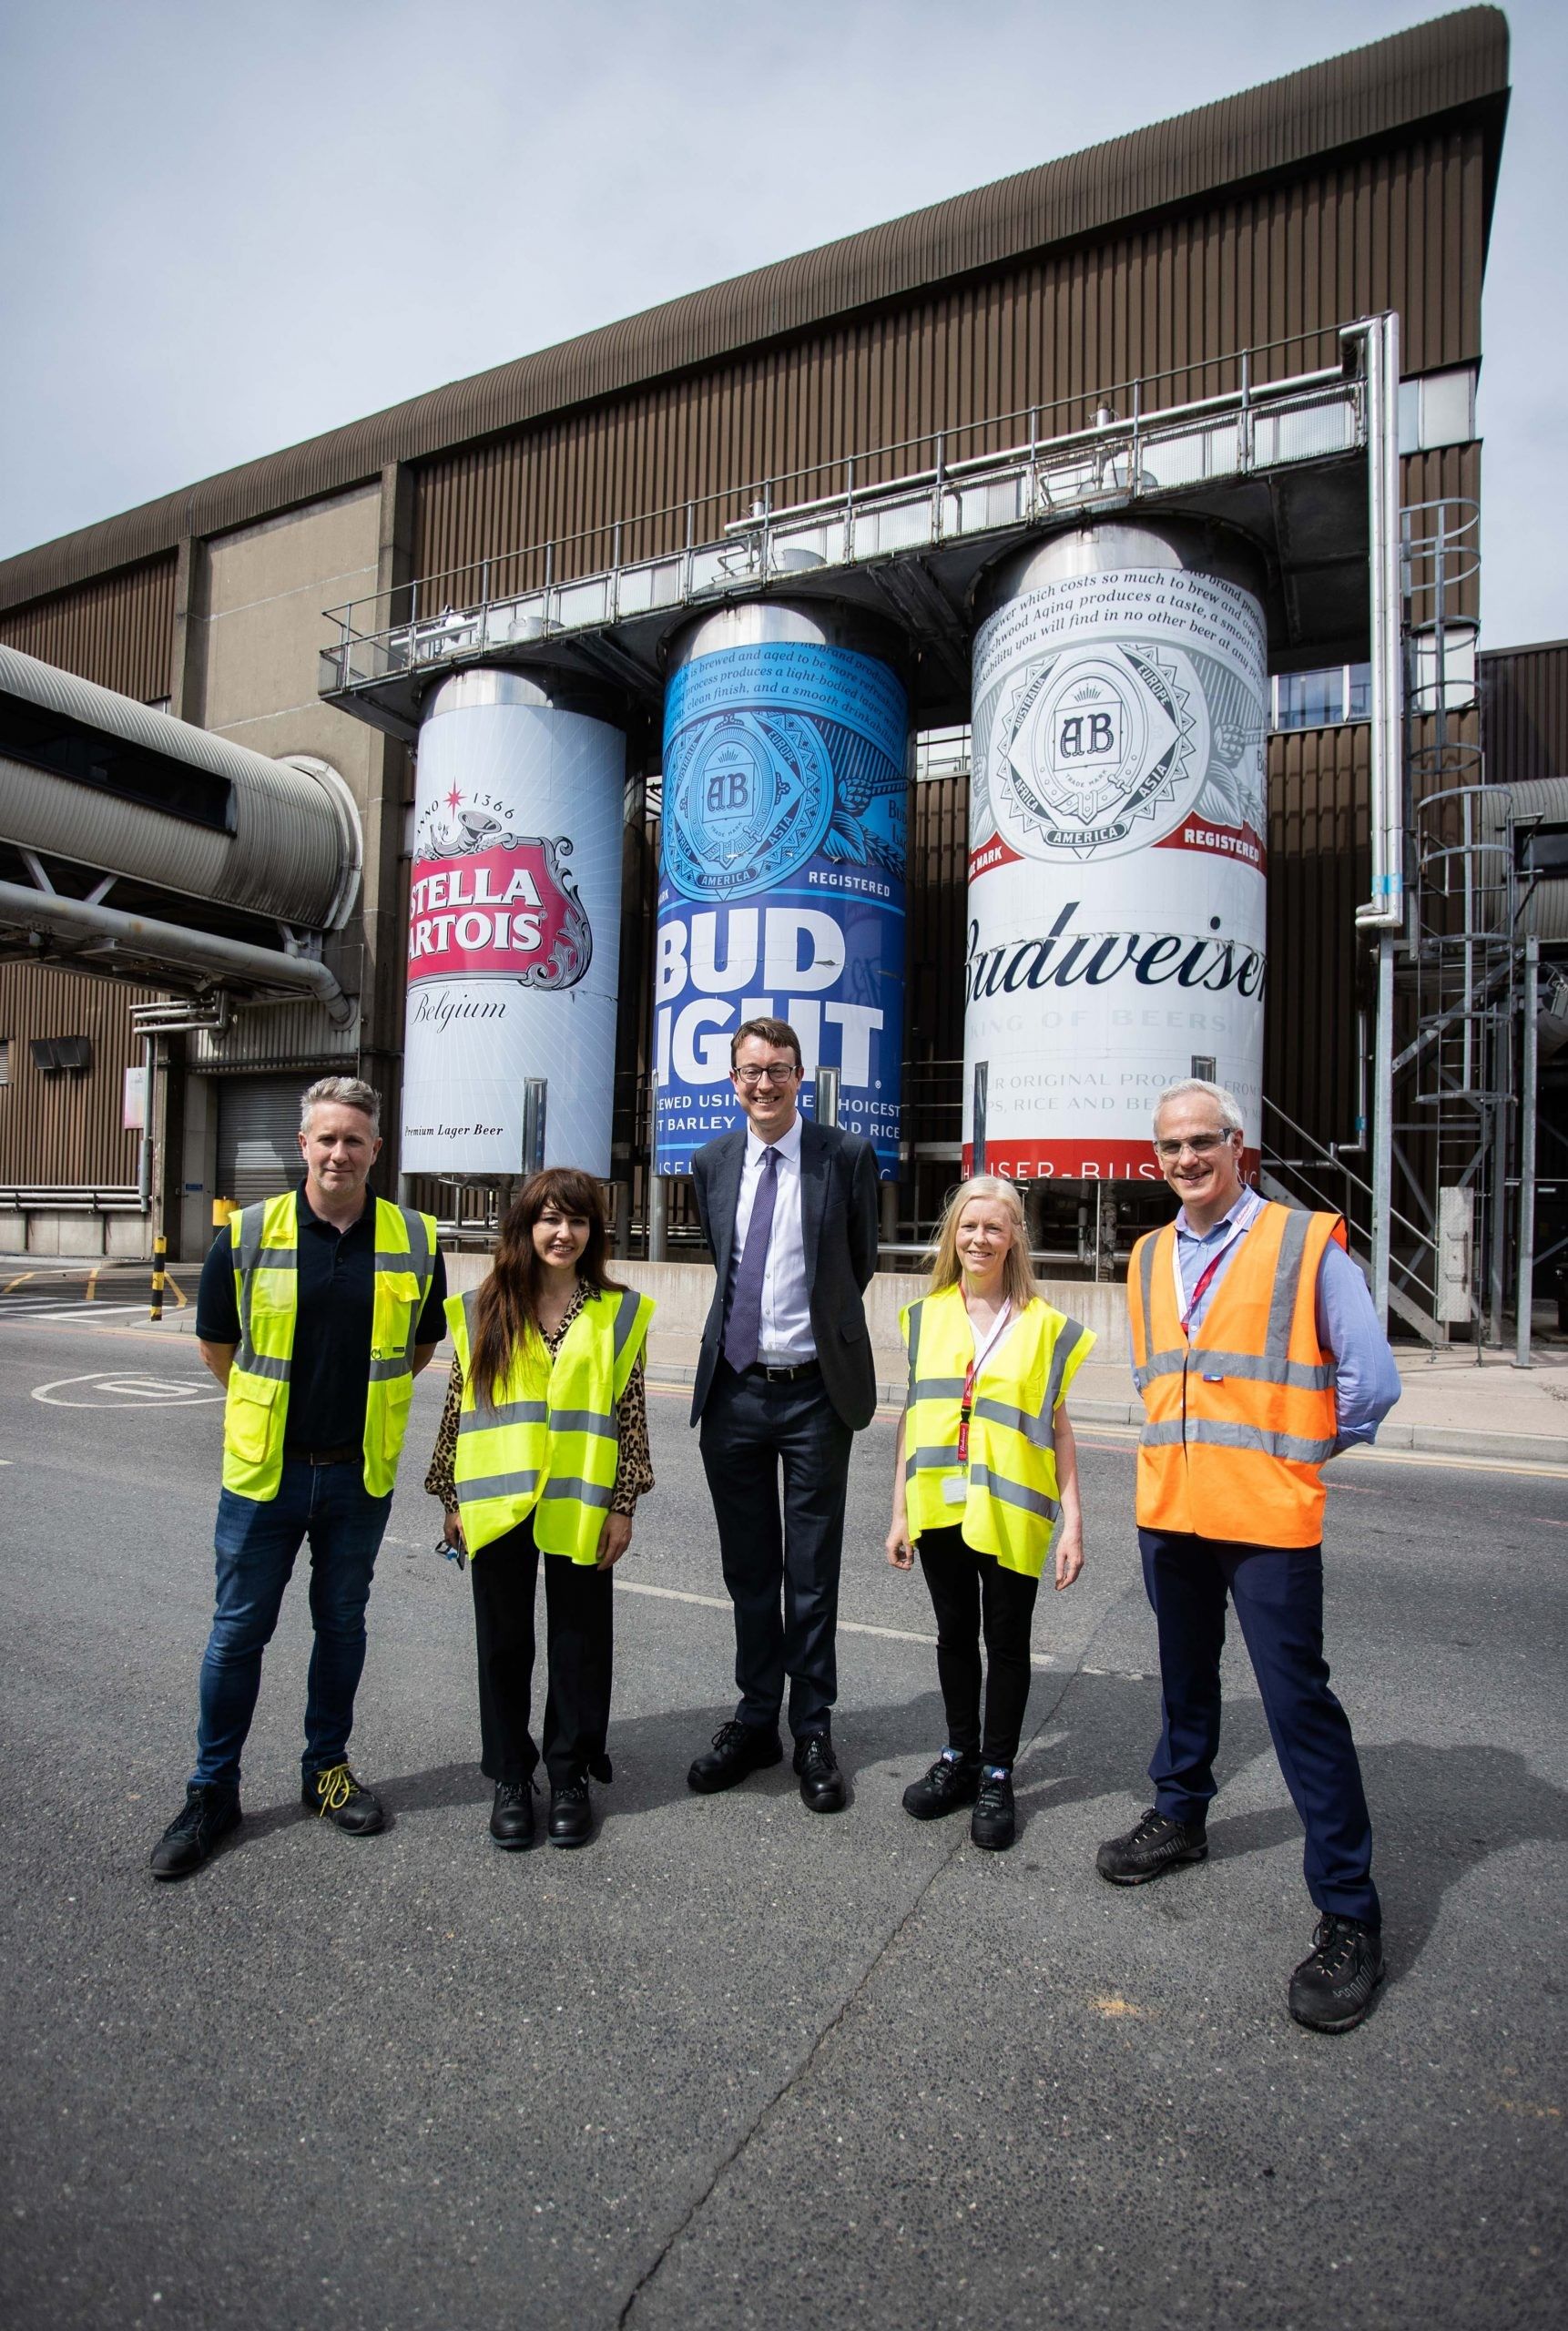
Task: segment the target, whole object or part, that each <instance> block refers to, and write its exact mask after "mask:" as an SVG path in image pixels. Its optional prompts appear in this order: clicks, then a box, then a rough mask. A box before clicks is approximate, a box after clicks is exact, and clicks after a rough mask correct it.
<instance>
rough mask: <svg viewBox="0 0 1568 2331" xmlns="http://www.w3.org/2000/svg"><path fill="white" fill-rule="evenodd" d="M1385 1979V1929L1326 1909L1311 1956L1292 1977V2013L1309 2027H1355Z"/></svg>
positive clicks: (1350, 2029)
mask: <svg viewBox="0 0 1568 2331" xmlns="http://www.w3.org/2000/svg"><path fill="white" fill-rule="evenodd" d="M1382 1980H1383V1938H1382V1934H1381V1931H1380V1929H1378V1928H1377V1927H1367V1926H1363V1925H1362V1924H1361V1921H1360V1920H1359V1919H1341V1918H1337V1917H1336V1916H1335V1915H1334V1913H1333V1912H1332V1911H1331V1910H1329V1911H1325V1913H1324V1915H1323V1916H1322V1917H1321V1918H1320V1919H1319V1921H1318V1926H1317V1930H1316V1932H1315V1933H1314V1935H1313V1937H1312V1949H1311V1954H1310V1956H1309V1957H1308V1958H1306V1959H1303V1960H1302V1961H1301V1964H1300V1966H1299V1967H1298V1969H1297V1970H1296V1972H1295V1973H1294V1974H1293V1975H1292V1976H1291V1978H1290V1992H1289V2001H1290V2012H1291V2014H1292V2015H1293V2016H1294V2017H1295V2018H1296V2021H1297V2022H1298V2023H1301V2024H1305V2026H1306V2027H1307V2030H1308V2031H1354V2030H1355V2028H1356V2026H1357V2024H1358V2023H1359V2022H1360V2021H1361V2018H1362V2017H1363V2016H1364V2015H1365V2014H1366V2012H1367V2010H1368V2009H1369V2007H1370V2006H1371V2004H1372V1993H1373V1992H1374V1991H1375V1990H1377V1988H1378V1985H1379V1984H1380V1982H1381V1981H1382Z"/></svg>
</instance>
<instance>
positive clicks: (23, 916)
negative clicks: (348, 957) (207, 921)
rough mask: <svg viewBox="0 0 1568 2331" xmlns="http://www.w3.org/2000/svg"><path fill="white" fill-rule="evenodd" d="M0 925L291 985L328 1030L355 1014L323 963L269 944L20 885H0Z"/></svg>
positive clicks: (232, 975) (350, 1000)
mask: <svg viewBox="0 0 1568 2331" xmlns="http://www.w3.org/2000/svg"><path fill="white" fill-rule="evenodd" d="M0 923H7V924H11V925H13V926H15V927H17V928H19V929H21V930H23V931H52V932H54V933H55V934H56V936H57V937H61V938H66V939H106V940H109V941H112V942H114V943H115V944H117V945H118V946H122V947H125V948H127V949H128V950H129V951H130V952H132V953H134V954H135V955H136V956H137V957H138V958H141V959H145V960H147V961H149V962H158V961H164V962H171V963H188V964H190V965H191V966H192V967H193V968H194V969H195V970H197V971H202V972H211V973H212V975H213V977H214V978H223V977H229V978H231V979H242V980H254V981H255V982H257V983H258V984H259V985H265V986H268V987H284V988H293V989H295V990H296V991H297V992H299V993H300V995H304V996H313V997H314V998H315V1000H316V1002H317V1003H321V1004H324V1005H325V1007H326V1013H327V1017H328V1019H329V1020H330V1021H331V1023H332V1025H333V1027H334V1028H346V1027H348V1026H349V1025H350V1023H351V1022H352V1021H353V1020H354V1018H355V1017H356V1009H355V1004H354V1000H353V998H352V997H351V996H347V995H345V994H344V993H343V991H342V989H341V987H340V986H339V985H338V982H337V981H336V980H335V979H334V978H333V976H332V974H331V972H330V971H329V970H328V969H327V966H326V965H325V963H318V962H314V961H313V960H312V959H311V957H310V956H308V955H284V954H281V953H278V952H274V950H273V949H272V948H270V947H252V946H251V945H250V944H249V941H247V940H243V939H219V938H216V937H215V936H214V935H213V933H212V932H210V931H184V930H181V928H180V926H179V925H178V923H174V922H154V921H151V920H150V918H149V917H148V916H147V915H141V914H122V913H121V912H120V911H119V910H118V909H117V907H106V906H98V905H95V904H94V903H93V902H92V901H89V900H87V899H67V898H62V897H61V896H60V895H59V893H58V892H57V891H33V890H29V889H27V888H26V886H25V884H24V883H21V882H0Z"/></svg>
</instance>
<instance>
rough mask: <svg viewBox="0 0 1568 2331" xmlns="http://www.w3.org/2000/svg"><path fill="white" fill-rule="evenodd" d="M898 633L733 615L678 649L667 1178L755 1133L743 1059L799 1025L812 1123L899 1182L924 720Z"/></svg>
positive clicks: (735, 610) (671, 698)
mask: <svg viewBox="0 0 1568 2331" xmlns="http://www.w3.org/2000/svg"><path fill="white" fill-rule="evenodd" d="M902 662H903V647H902V643H901V639H900V637H899V636H898V634H897V633H896V632H895V631H894V630H893V629H892V628H891V626H886V625H882V624H879V623H877V622H876V621H874V620H873V619H871V618H867V617H865V616H860V614H858V613H857V612H856V611H854V610H852V609H850V608H845V607H840V606H835V605H831V604H826V603H818V602H814V601H791V600H785V599H767V600H758V601H748V602H746V603H743V604H739V605H731V606H723V607H720V608H717V609H716V610H715V611H714V612H713V613H712V614H711V615H707V616H701V617H700V618H698V620H697V622H695V623H694V624H692V625H691V626H690V627H689V628H688V629H687V630H686V631H685V632H684V633H682V634H681V635H680V636H679V638H678V639H677V642H676V644H675V646H674V649H673V652H672V654H671V657H670V660H669V674H668V680H667V688H666V695H665V722H664V792H663V805H664V806H663V826H662V844H661V850H660V861H659V886H658V918H657V941H656V947H657V960H656V969H655V977H654V1038H655V1064H656V1104H655V1139H656V1151H655V1162H656V1169H657V1172H658V1173H660V1174H681V1173H685V1172H687V1170H688V1168H689V1165H690V1161H691V1155H692V1152H693V1151H694V1150H697V1149H699V1148H700V1147H701V1146H702V1145H703V1143H704V1142H706V1141H710V1140H712V1139H713V1138H714V1136H715V1135H718V1134H720V1133H724V1132H726V1131H728V1129H729V1128H730V1127H731V1126H733V1125H738V1124H739V1123H740V1122H741V1114H740V1110H739V1106H738V1103H737V1101H736V1098H735V1094H734V1090H733V1088H732V1086H731V1084H730V1083H729V1043H730V1037H731V1034H732V1033H733V1032H734V1030H735V1029H736V1028H737V1027H738V1026H739V1025H740V1024H741V1023H742V1022H743V1021H746V1020H750V1019H758V1018H779V1019H784V1020H788V1021H789V1024H790V1025H791V1026H792V1027H793V1028H794V1030H795V1032H796V1033H797V1035H798V1036H799V1039H800V1047H801V1054H802V1056H803V1060H804V1064H805V1069H806V1079H807V1083H806V1088H805V1094H804V1103H805V1106H806V1108H807V1110H808V1111H810V1110H811V1109H813V1108H814V1107H815V1104H816V1093H815V1077H816V1070H817V1066H818V1064H819V1062H820V1063H821V1064H822V1065H823V1066H824V1067H830V1068H833V1069H836V1070H837V1071H838V1077H839V1084H838V1121H839V1123H840V1125H843V1126H844V1127H845V1128H846V1129H847V1130H848V1131H850V1132H852V1133H858V1134H861V1135H864V1136H865V1137H866V1138H867V1139H868V1140H870V1141H871V1142H872V1143H873V1144H874V1145H875V1147H876V1152H877V1160H878V1169H879V1171H880V1173H881V1176H882V1177H883V1178H884V1179H891V1178H895V1177H896V1176H897V1173H898V1151H899V1117H900V1105H901V1088H902V1063H903V968H904V872H905V837H906V828H907V817H908V791H909V744H910V738H909V702H908V697H907V696H906V694H905V690H904V685H903V679H902V677H901V673H902Z"/></svg>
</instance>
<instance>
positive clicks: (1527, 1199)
mask: <svg viewBox="0 0 1568 2331" xmlns="http://www.w3.org/2000/svg"><path fill="white" fill-rule="evenodd" d="M1540 982H1541V942H1540V940H1539V939H1537V938H1536V937H1535V935H1534V934H1533V932H1532V934H1531V936H1530V937H1529V938H1528V939H1527V940H1526V941H1525V942H1524V1060H1523V1064H1522V1074H1521V1076H1520V1080H1519V1083H1520V1102H1521V1110H1520V1124H1519V1294H1518V1298H1517V1301H1516V1308H1515V1317H1514V1345H1513V1365H1514V1366H1515V1368H1533V1367H1534V1365H1535V1362H1534V1361H1533V1359H1532V1358H1531V1356H1530V1333H1531V1329H1532V1327H1533V1326H1534V1317H1533V1306H1534V1296H1535V1101H1536V1087H1537V1084H1538V1083H1539V1081H1540V1074H1541V1029H1540V1024H1539V1022H1538V1019H1537V1014H1538V1013H1539V1011H1540V1008H1541V995H1540Z"/></svg>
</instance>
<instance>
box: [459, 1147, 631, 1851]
mask: <svg viewBox="0 0 1568 2331" xmlns="http://www.w3.org/2000/svg"><path fill="white" fill-rule="evenodd" d="M606 1245H607V1238H606V1222H605V1209H604V1202H603V1199H602V1198H601V1196H600V1193H599V1186H598V1184H597V1183H596V1181H595V1180H594V1179H593V1177H592V1176H590V1175H587V1174H583V1173H578V1172H577V1171H575V1169H574V1168H571V1167H568V1166H548V1167H546V1168H545V1171H544V1172H543V1173H542V1174H535V1175H532V1176H530V1177H529V1179H528V1180H527V1181H526V1182H525V1183H524V1186H523V1192H522V1195H521V1196H520V1197H519V1198H518V1200H517V1202H516V1204H515V1205H514V1206H513V1208H512V1210H511V1212H510V1213H509V1214H508V1215H507V1216H506V1219H505V1221H504V1223H503V1224H502V1226H501V1234H500V1237H499V1238H498V1239H497V1241H496V1247H495V1260H494V1267H493V1268H492V1270H491V1274H490V1277H488V1278H487V1279H485V1280H484V1281H483V1282H482V1284H481V1285H480V1286H478V1287H476V1288H470V1289H469V1291H468V1292H467V1293H466V1294H465V1295H454V1296H453V1297H451V1298H449V1300H448V1302H447V1306H446V1316H447V1321H448V1324H449V1325H450V1327H451V1328H452V1337H453V1343H454V1344H455V1345H456V1348H457V1353H456V1358H455V1359H454V1360H453V1367H452V1380H451V1383H450V1385H449V1386H448V1388H447V1396H446V1410H445V1413H444V1415H443V1418H442V1422H441V1430H440V1433H439V1435H438V1437H437V1440H436V1445H435V1454H434V1456H433V1459H432V1461H431V1468H430V1471H429V1473H428V1474H427V1476H426V1478H425V1484H424V1485H425V1488H426V1489H427V1490H428V1491H430V1493H431V1495H432V1496H433V1497H439V1498H440V1500H441V1501H442V1503H443V1507H444V1508H445V1511H446V1522H445V1538H446V1542H447V1544H448V1545H449V1546H451V1547H453V1549H454V1550H456V1551H458V1552H460V1553H464V1554H466V1556H467V1557H468V1559H469V1562H470V1563H471V1566H472V1569H473V1618H474V1633H475V1637H476V1640H477V1644H478V1652H479V1732H480V1742H481V1750H482V1754H481V1763H482V1766H483V1769H484V1773H485V1776H486V1777H487V1778H488V1779H490V1780H492V1781H494V1784H495V1801H494V1807H493V1808H492V1810H491V1815H490V1835H491V1837H492V1838H493V1839H494V1842H495V1844H496V1845H498V1846H500V1847H503V1848H504V1849H506V1850H508V1851H511V1852H517V1851H519V1850H520V1849H521V1848H523V1847H527V1846H531V1845H532V1844H533V1842H534V1770H535V1766H536V1765H537V1764H538V1762H539V1750H538V1749H537V1748H536V1747H535V1745H534V1738H533V1735H532V1733H531V1732H530V1730H529V1728H528V1716H529V1703H530V1699H531V1696H532V1689H533V1678H534V1596H535V1585H536V1584H537V1582H538V1575H539V1557H540V1555H541V1554H543V1555H544V1557H545V1623H546V1628H547V1644H548V1651H547V1657H548V1664H549V1677H550V1681H549V1690H548V1694H547V1696H546V1698H545V1725H544V1757H545V1771H546V1773H547V1774H548V1776H549V1781H550V1819H549V1836H550V1842H551V1844H552V1845H553V1846H585V1845H586V1844H587V1842H588V1840H589V1838H590V1837H592V1835H593V1827H594V1822H593V1807H592V1805H591V1802H590V1799H589V1794H588V1781H589V1777H590V1776H593V1777H594V1778H595V1779H597V1780H604V1781H607V1780H608V1779H609V1777H610V1760H609V1757H608V1755H607V1754H606V1732H607V1729H608V1725H609V1720H610V1683H611V1660H612V1655H613V1651H614V1603H613V1598H612V1591H611V1590H612V1579H613V1573H614V1571H615V1566H616V1563H617V1562H619V1561H620V1559H621V1556H622V1555H623V1554H624V1553H625V1552H626V1548H627V1547H628V1546H629V1545H630V1543H631V1538H632V1515H633V1512H634V1511H635V1509H636V1501H637V1500H638V1498H639V1497H641V1496H643V1495H644V1494H645V1493H646V1491H648V1490H651V1489H652V1487H653V1485H654V1478H653V1467H652V1465H651V1464H650V1462H649V1461H648V1439H647V1402H646V1400H645V1396H644V1391H643V1347H644V1345H645V1344H646V1343H647V1331H648V1322H649V1320H650V1319H651V1318H652V1317H653V1310H654V1307H653V1303H652V1300H651V1298H649V1297H647V1296H646V1295H638V1294H637V1293H636V1291H635V1289H633V1288H624V1287H617V1286H616V1284H615V1282H614V1280H613V1279H612V1278H611V1277H610V1276H609V1274H608V1271H607V1269H606Z"/></svg>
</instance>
